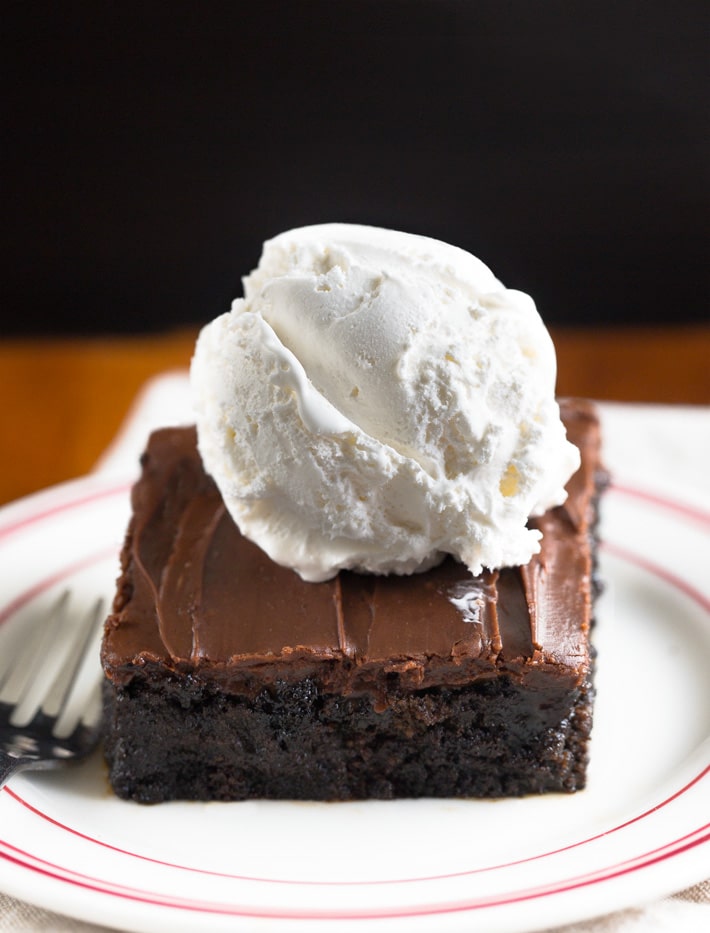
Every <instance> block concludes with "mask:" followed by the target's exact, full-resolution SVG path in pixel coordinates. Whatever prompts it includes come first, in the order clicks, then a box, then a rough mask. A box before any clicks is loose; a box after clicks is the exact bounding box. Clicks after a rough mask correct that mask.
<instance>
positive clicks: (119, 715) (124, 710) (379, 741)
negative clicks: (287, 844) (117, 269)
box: [106, 677, 592, 803]
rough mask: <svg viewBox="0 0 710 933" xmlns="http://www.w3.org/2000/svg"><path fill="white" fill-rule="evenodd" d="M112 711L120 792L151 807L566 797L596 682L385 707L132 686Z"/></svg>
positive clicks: (475, 689) (303, 692)
mask: <svg viewBox="0 0 710 933" xmlns="http://www.w3.org/2000/svg"><path fill="white" fill-rule="evenodd" d="M570 700H571V702H572V705H571V708H570ZM543 707H544V708H545V709H544V712H542V708H543ZM555 713H556V716H555ZM106 714H107V719H108V722H109V724H110V727H109V729H108V733H107V744H106V755H107V759H108V761H109V764H110V777H111V782H112V785H113V787H114V790H115V792H116V793H117V794H118V795H119V796H122V797H125V798H129V799H134V800H137V801H139V802H143V803H151V802H159V801H163V800H173V799H203V800H244V799H250V798H272V799H304V800H312V799H317V800H353V799H367V798H373V799H394V798H402V797H453V796H457V797H503V796H522V795H525V794H540V793H548V792H553V791H558V792H566V793H570V792H574V791H577V790H580V789H581V788H582V787H584V783H585V775H586V765H587V741H588V738H589V734H590V730H591V721H592V717H591V685H590V681H589V679H586V680H585V681H584V682H583V683H582V684H581V685H580V686H579V687H578V688H576V689H575V690H574V691H572V692H571V693H570V691H567V690H564V689H562V687H561V685H558V689H557V690H554V689H551V690H549V691H547V692H546V693H545V695H544V696H543V697H534V698H531V696H530V694H529V691H526V690H525V689H524V688H522V687H521V686H520V685H516V684H515V683H514V682H512V681H511V680H510V678H507V677H500V678H495V679H487V680H480V681H476V682H475V683H474V684H472V685H471V686H469V687H461V688H457V689H453V690H449V689H447V688H441V687H435V688H431V689H429V690H424V691H416V692H414V693H409V694H406V695H402V696H401V697H399V698H398V699H397V700H395V701H394V702H393V703H391V704H390V706H389V707H388V708H387V709H386V710H384V711H382V712H379V713H378V712H376V711H375V710H374V709H373V707H372V704H371V703H370V702H369V701H368V700H367V699H366V698H363V697H338V696H333V695H324V694H322V693H321V691H320V689H319V687H318V685H317V684H316V683H314V682H313V681H312V680H310V679H308V680H305V681H303V682H301V683H299V684H284V683H280V684H277V685H275V687H273V688H272V689H269V690H264V691H262V693H261V694H259V695H258V696H257V697H256V698H255V699H254V700H251V701H249V700H247V699H246V698H245V697H234V696H227V695H224V694H220V693H218V692H215V691H214V690H210V689H209V687H208V686H205V685H199V684H196V683H194V682H190V681H189V680H186V681H185V682H178V681H177V680H175V679H170V680H166V681H164V682H163V683H162V684H160V685H156V684H151V683H149V682H141V681H138V680H136V681H134V682H133V683H132V684H131V685H129V687H127V688H123V689H119V690H112V689H110V688H109V689H107V695H106ZM542 719H544V720H545V721H544V722H543V721H541V720H542ZM148 735H150V741H147V736H148Z"/></svg>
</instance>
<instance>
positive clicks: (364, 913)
mask: <svg viewBox="0 0 710 933" xmlns="http://www.w3.org/2000/svg"><path fill="white" fill-rule="evenodd" d="M708 826H710V824H707V825H706V826H703V827H700V828H699V829H697V830H695V831H694V832H692V833H689V834H686V835H685V836H681V837H680V838H678V839H675V840H673V841H672V842H670V843H667V844H666V845H664V846H661V847H659V848H657V849H654V850H651V851H650V852H648V853H645V854H644V855H643V856H638V857H635V858H633V859H627V860H625V861H622V862H619V863H617V864H615V865H610V866H607V867H606V868H604V869H600V870H597V871H595V872H590V873H587V874H583V875H577V876H573V877H571V878H567V879H564V880H561V881H558V882H555V883H552V884H548V885H539V886H538V887H535V888H527V889H521V890H518V891H513V892H509V893H501V894H494V895H486V896H484V897H479V898H473V899H469V900H462V901H452V902H443V903H432V904H418V905H409V906H393V907H381V908H375V909H372V908H369V909H368V908H363V909H347V910H337V909H320V910H319V909H316V908H302V909H295V908H274V907H257V906H245V905H241V904H226V903H216V902H214V901H201V900H195V899H188V898H178V897H171V896H168V895H164V894H160V893H159V892H149V891H140V890H139V889H134V888H130V887H127V886H120V885H116V886H110V885H109V884H107V883H106V882H104V881H102V880H100V879H95V878H92V877H90V876H87V875H79V874H75V875H74V876H73V877H68V876H67V875H65V874H63V873H62V872H64V869H62V868H61V867H60V866H54V865H52V863H50V862H45V861H44V860H41V859H37V860H35V862H30V861H26V860H25V858H26V857H27V854H26V853H22V851H21V850H19V849H14V852H15V853H16V854H10V853H8V852H0V858H2V859H4V860H6V861H8V862H10V863H11V864H15V865H18V866H19V867H21V868H23V869H27V870H29V871H32V872H34V873H36V874H40V875H42V876H44V877H49V878H52V879H54V880H56V881H61V882H63V883H66V884H70V885H72V886H74V887H79V888H82V889H86V890H90V891H93V892H96V893H99V894H102V895H107V896H111V897H119V898H123V899H127V900H130V901H135V902H139V903H142V904H148V905H150V906H154V907H169V908H172V909H179V910H188V911H193V912H198V913H203V914H204V913H218V914H226V915H229V916H240V917H250V918H262V919H273V920H379V919H405V918H411V917H422V916H431V915H442V914H452V913H461V912H465V911H474V910H481V909H485V908H488V909H490V908H492V907H506V906H510V905H512V904H518V903H521V902H525V901H529V900H536V899H539V898H543V897H550V896H553V895H559V894H567V893H571V892H574V891H579V890H580V889H582V888H586V887H589V886H591V885H595V884H600V883H603V882H608V881H613V880H615V879H618V878H622V877H625V876H627V875H629V874H631V873H633V872H636V871H640V870H643V869H647V868H650V867H651V866H653V865H657V864H660V863H662V862H665V861H666V860H667V859H669V858H674V857H677V856H679V855H681V854H683V853H685V852H688V851H691V850H692V849H694V848H696V847H697V846H699V845H703V844H704V843H706V842H708V841H710V832H707V831H706V830H707V829H708ZM701 834H702V835H701ZM13 848H14V847H13ZM29 858H31V859H33V858H34V857H33V856H29ZM37 863H39V864H37Z"/></svg>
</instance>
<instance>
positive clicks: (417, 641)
mask: <svg viewBox="0 0 710 933" xmlns="http://www.w3.org/2000/svg"><path fill="white" fill-rule="evenodd" d="M561 409H562V415H563V419H564V421H565V424H566V426H567V432H568V436H569V438H570V440H571V441H572V442H573V443H575V444H577V446H578V447H579V448H580V450H581V453H582V466H581V468H580V469H579V471H578V472H577V473H576V474H575V475H574V476H573V477H572V478H571V480H570V481H569V483H568V493H569V496H568V499H567V502H566V503H565V505H564V506H561V507H559V508H556V509H552V510H550V511H548V512H547V513H546V514H545V515H544V516H542V517H540V518H536V519H531V525H533V526H534V527H537V528H539V529H540V530H541V531H542V533H543V538H542V547H541V552H540V554H539V555H537V556H536V557H534V558H533V559H532V560H531V561H530V563H529V564H527V565H526V566H525V567H521V568H509V569H505V570H501V571H492V572H486V573H484V574H482V575H480V576H478V577H473V576H472V575H471V574H470V573H469V572H468V571H467V569H466V568H465V567H464V566H463V565H461V564H459V563H457V562H456V561H455V560H454V559H453V558H447V559H446V560H445V561H444V562H443V563H442V564H440V565H439V566H437V567H435V568H433V569H431V570H429V571H427V572H425V573H421V574H414V575H412V576H404V577H402V576H374V575H361V574H355V573H349V572H341V573H340V574H339V575H338V576H337V577H336V578H335V579H334V580H331V581H327V582H325V583H305V582H304V581H302V580H301V578H300V577H298V576H297V574H295V573H294V572H293V571H292V570H290V569H288V568H284V567H280V566H278V565H276V564H274V563H273V562H272V561H271V560H270V559H269V558H268V557H267V556H266V555H265V554H264V553H263V552H262V551H261V550H260V549H259V548H258V547H257V546H256V545H255V544H253V543H252V542H250V541H248V540H246V539H245V538H244V537H243V536H242V535H241V534H240V532H239V530H238V528H237V527H236V525H235V523H234V522H233V520H232V519H231V517H230V516H229V514H228V513H227V511H226V509H225V507H224V504H223V502H222V499H221V497H220V494H219V492H218V490H217V488H216V486H215V485H214V483H213V481H212V480H211V478H210V477H209V476H207V475H206V474H205V472H204V470H203V467H202V463H201V460H200V457H199V454H198V452H197V446H196V433H195V429H194V428H168V429H163V430H160V431H157V432H156V433H154V434H153V435H152V436H151V438H150V441H149V444H148V448H147V451H146V453H145V454H144V457H143V460H142V465H143V473H142V476H141V478H140V480H139V481H138V482H137V484H136V485H135V487H134V489H133V494H132V504H133V517H132V519H131V523H130V527H129V530H128V535H127V537H126V542H125V545H124V549H123V553H122V570H123V572H122V576H121V578H120V580H119V589H118V594H117V597H116V601H115V605H114V612H113V615H112V616H111V617H110V618H109V620H108V622H107V627H106V635H105V639H104V647H103V661H104V667H105V669H106V673H107V675H108V676H109V677H110V678H111V679H112V680H114V681H115V682H121V683H125V682H127V681H128V680H130V679H131V677H132V676H134V675H135V673H136V671H140V670H141V669H158V670H160V671H162V672H169V671H171V670H179V671H181V672H183V673H193V674H194V675H195V676H198V677H201V678H203V679H205V680H208V681H209V680H213V681H215V682H216V683H218V684H219V686H220V688H221V689H227V690H230V691H233V692H245V693H253V692H255V691H256V690H258V689H260V688H261V687H263V685H264V683H269V682H272V683H273V682H275V681H289V682H293V681H297V680H302V679H304V678H305V677H316V678H317V679H318V681H319V683H320V684H321V685H322V686H323V688H324V689H326V690H331V691H338V692H345V693H353V692H361V691H375V693H376V694H377V696H378V697H379V701H380V702H387V700H386V697H387V696H388V695H389V694H390V693H391V692H392V690H393V689H394V687H395V686H396V687H397V688H399V687H405V688H408V689H411V688H420V687H421V688H424V687H428V686H434V685H437V686H438V685H442V684H447V685H452V686H453V685H457V684H462V683H466V682H469V681H470V680H471V679H472V678H481V677H491V676H495V675H497V674H499V673H501V672H503V673H507V674H509V675H510V676H511V677H514V678H519V679H525V681H526V682H527V683H528V684H533V685H534V684H535V681H536V679H537V678H539V677H540V676H541V675H544V674H545V673H546V672H547V673H549V672H550V670H554V671H556V672H557V674H558V675H559V676H562V677H569V678H570V679H572V680H579V681H581V679H582V678H583V677H584V676H585V675H586V673H587V671H588V668H589V664H590V660H589V649H588V631H589V625H590V614H591V599H592V594H591V575H592V557H591V552H590V535H591V532H592V531H593V525H594V520H595V499H596V494H595V491H596V487H597V484H598V480H599V476H600V475H601V473H600V471H601V468H600V463H599V446H600V437H599V425H598V420H597V417H596V414H595V412H594V408H593V406H592V405H590V404H589V403H587V402H581V401H563V402H562V403H561ZM541 682H542V681H541Z"/></svg>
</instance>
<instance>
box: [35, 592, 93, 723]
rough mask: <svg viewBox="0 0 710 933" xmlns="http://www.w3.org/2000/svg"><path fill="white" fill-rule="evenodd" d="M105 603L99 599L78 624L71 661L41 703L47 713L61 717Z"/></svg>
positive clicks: (61, 671) (61, 669) (55, 679)
mask: <svg viewBox="0 0 710 933" xmlns="http://www.w3.org/2000/svg"><path fill="white" fill-rule="evenodd" d="M103 605H104V601H103V599H101V598H99V599H97V600H96V602H95V603H94V605H93V607H92V609H91V610H90V611H89V612H87V613H86V615H85V617H84V619H83V620H82V623H81V625H79V626H77V629H76V633H75V636H74V638H73V639H72V644H71V647H70V649H69V651H68V658H69V662H68V663H67V664H65V665H63V666H62V667H61V668H60V669H59V671H58V672H57V676H56V677H55V678H54V682H53V683H52V684H51V686H50V688H49V690H48V691H47V694H46V696H45V698H44V701H43V703H42V705H41V710H42V712H43V713H44V714H45V715H47V716H52V717H55V718H57V719H59V718H60V716H61V714H62V712H63V711H64V709H65V707H66V705H67V703H68V701H69V697H70V696H71V688H72V686H73V685H74V682H75V680H76V678H77V675H78V674H79V671H80V670H81V667H82V665H83V663H84V661H85V659H86V655H87V650H88V648H89V646H90V645H91V643H92V642H93V639H94V635H95V634H96V630H97V628H98V623H99V620H100V619H101V618H102V614H103Z"/></svg>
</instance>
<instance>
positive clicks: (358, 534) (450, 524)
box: [191, 224, 579, 581]
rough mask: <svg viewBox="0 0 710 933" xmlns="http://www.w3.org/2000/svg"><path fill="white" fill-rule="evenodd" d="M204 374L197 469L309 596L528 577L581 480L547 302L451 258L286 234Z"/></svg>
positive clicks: (409, 239)
mask: <svg viewBox="0 0 710 933" xmlns="http://www.w3.org/2000/svg"><path fill="white" fill-rule="evenodd" d="M244 294H245V297H244V298H243V299H239V300H237V301H235V302H234V304H233V306H232V309H231V311H230V312H229V313H227V314H223V315H222V316H221V317H218V318H217V319H216V320H214V321H213V322H212V323H210V324H208V325H207V326H206V327H205V328H204V329H203V330H202V332H201V334H200V336H199V339H198V341H197V345H196V349H195V355H194V359H193V362H192V368H191V383H192V388H193V397H194V401H195V408H196V420H197V427H198V438H199V448H200V453H201V456H202V458H203V462H204V464H205V467H206V469H207V470H208V472H209V473H211V474H212V476H213V477H214V479H215V481H216V483H217V485H218V487H219V489H220V491H221V493H222V496H223V498H224V501H225V503H226V505H227V508H228V509H229V511H230V513H231V514H232V516H233V518H234V520H235V521H236V522H237V524H238V526H239V528H240V529H241V531H242V533H243V534H245V535H246V536H247V537H248V538H251V539H252V540H253V541H255V542H256V543H257V544H258V545H259V546H260V547H261V548H262V549H263V550H264V551H265V552H266V553H267V554H268V555H269V556H270V557H271V558H272V559H273V560H274V561H276V562H277V563H279V564H283V565H286V566H289V567H292V568H293V569H294V570H296V571H297V572H298V573H299V574H300V575H301V576H302V577H303V578H304V579H305V580H311V581H319V580H325V579H328V578H330V577H332V576H334V575H335V574H336V573H337V572H338V570H340V569H343V568H350V569H354V570H358V571H365V572H372V573H411V572H414V571H419V570H425V569H426V568H428V567H430V566H432V565H433V564H434V563H436V562H437V561H439V560H441V559H442V557H443V556H444V555H445V554H453V555H455V556H456V557H457V558H459V559H460V560H461V561H463V562H464V563H465V564H466V565H467V566H468V567H469V568H470V570H471V572H472V573H474V574H478V573H480V572H481V570H482V568H484V567H488V568H499V567H505V566H513V565H517V564H522V563H526V562H527V561H528V560H529V559H530V557H531V556H532V554H533V553H535V552H536V551H537V550H538V549H539V544H538V538H539V533H538V532H536V531H531V530H529V529H528V528H527V527H526V521H527V518H528V516H529V515H531V514H536V513H540V512H542V511H544V510H545V509H547V508H549V507H550V506H554V505H559V504H561V503H562V502H563V501H564V499H565V496H566V493H565V489H564V485H565V483H566V481H567V480H568V479H569V477H570V476H571V475H572V473H573V472H574V471H575V470H576V469H577V467H578V465H579V453H578V451H577V449H576V448H575V447H574V446H573V445H571V444H570V443H569V442H568V441H567V439H566V435H565V430H564V426H563V425H562V422H561V421H560V415H559V408H558V406H557V403H556V401H555V396H554V389H555V379H556V361H555V353H554V348H553V346H552V341H551V339H550V337H549V334H548V333H547V330H546V329H545V326H544V325H543V323H542V320H541V318H540V316H539V314H538V313H537V311H536V309H535V305H534V303H533V301H532V300H531V299H530V298H529V297H528V296H527V295H525V294H523V293H522V292H519V291H514V290H511V289H506V288H505V287H504V286H503V285H502V284H501V283H500V282H499V281H498V280H497V279H496V278H495V276H494V275H493V273H492V272H491V271H490V269H488V267H487V266H485V265H484V264H483V263H482V262H480V261H479V260H478V259H476V258H475V257H474V256H472V255H470V254H469V253H466V252H464V251H463V250H461V249H458V248H456V247H454V246H449V245H447V244H445V243H442V242H439V241H437V240H432V239H429V238H426V237H421V236H415V235H412V234H405V233H397V232H394V231H391V230H382V229H378V228H373V227H365V226H354V225H348V224H324V225H320V226H312V227H304V228H301V229H297V230H292V231H289V232H287V233H283V234H281V235H280V236H277V237H276V238H275V239H272V240H270V241H268V242H267V243H266V244H265V245H264V251H263V255H262V257H261V260H260V262H259V266H258V268H257V269H256V270H255V271H254V272H252V273H251V275H249V276H247V277H246V278H245V279H244Z"/></svg>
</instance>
